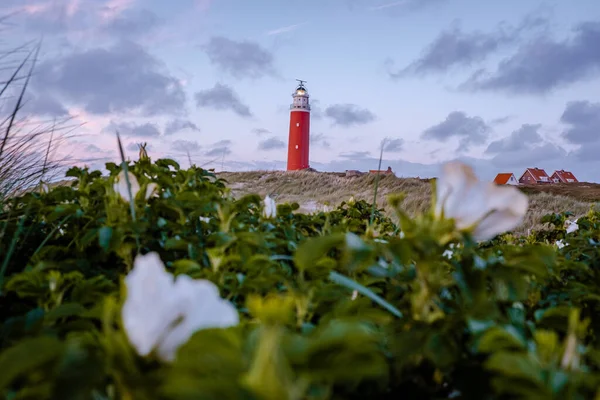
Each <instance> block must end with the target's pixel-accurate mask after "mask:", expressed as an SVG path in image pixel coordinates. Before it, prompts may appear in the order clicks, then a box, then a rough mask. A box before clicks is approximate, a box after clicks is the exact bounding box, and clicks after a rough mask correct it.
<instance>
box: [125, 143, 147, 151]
mask: <svg viewBox="0 0 600 400" xmlns="http://www.w3.org/2000/svg"><path fill="white" fill-rule="evenodd" d="M140 144H141V143H138V142H132V143H129V144H128V145H127V146H126V147H125V150H127V151H139V150H140ZM152 148H153V146H152V145H150V144H146V150H148V151H150V150H152Z"/></svg>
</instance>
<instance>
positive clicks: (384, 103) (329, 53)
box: [0, 0, 600, 182]
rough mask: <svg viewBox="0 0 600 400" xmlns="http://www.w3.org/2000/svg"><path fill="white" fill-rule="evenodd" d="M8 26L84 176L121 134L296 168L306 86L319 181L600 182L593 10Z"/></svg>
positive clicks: (67, 1) (593, 5) (436, 1)
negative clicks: (379, 172) (292, 127)
mask: <svg viewBox="0 0 600 400" xmlns="http://www.w3.org/2000/svg"><path fill="white" fill-rule="evenodd" d="M0 15H6V16H8V17H7V18H5V19H4V20H2V22H1V23H2V25H3V26H2V29H1V30H0V35H2V36H0V39H1V41H0V49H2V50H7V49H11V48H15V47H18V46H22V45H25V44H27V43H29V42H30V41H39V40H42V42H41V43H42V45H41V50H40V52H39V56H38V60H37V63H36V64H35V70H34V76H33V77H32V79H31V82H30V84H29V86H28V90H27V95H26V104H25V106H24V108H23V113H25V114H26V115H27V116H28V117H29V118H30V119H31V121H36V120H39V121H42V122H43V121H48V120H55V119H57V120H64V119H65V118H70V120H69V122H68V123H69V124H74V126H77V129H76V130H74V133H73V134H72V135H71V137H70V138H69V139H68V140H65V142H64V143H61V146H60V149H59V152H60V153H61V154H59V155H56V156H57V157H58V156H64V155H67V156H69V157H71V160H72V163H74V164H86V165H89V166H91V167H92V168H98V169H101V168H102V167H103V165H104V163H105V162H108V161H118V150H117V145H116V139H115V131H117V130H118V131H119V133H120V135H121V136H122V139H123V142H124V144H125V152H126V154H127V156H128V157H129V158H131V159H132V160H134V159H137V157H138V150H137V144H138V143H142V142H147V143H148V147H147V148H148V153H149V155H150V157H151V158H153V159H157V158H162V157H169V158H173V159H175V160H177V161H178V162H180V163H181V165H182V166H184V167H187V166H189V161H190V159H191V161H192V162H193V163H194V164H196V165H199V166H203V167H205V168H216V169H217V170H229V171H231V170H239V171H243V170H257V169H268V170H272V169H280V170H283V169H285V166H286V157H287V140H288V130H289V105H290V103H291V101H292V97H291V94H292V92H293V91H294V89H295V87H296V84H297V82H296V79H302V80H305V81H307V83H306V87H307V90H308V92H309V94H310V102H311V106H312V111H311V132H310V135H311V148H310V165H311V167H313V168H315V169H317V170H320V171H344V170H347V169H358V170H362V171H366V170H369V169H376V168H377V166H378V162H379V155H380V150H381V147H382V146H383V150H384V153H383V161H382V169H385V168H387V167H388V166H391V167H392V169H393V171H394V172H395V173H396V175H397V176H404V177H416V176H418V177H431V176H436V174H437V173H438V172H439V167H440V164H441V163H443V162H446V161H450V160H456V159H458V160H462V161H464V162H466V163H468V164H470V165H472V166H473V167H474V168H475V171H476V173H477V175H479V176H480V177H481V178H482V179H493V177H494V176H495V175H496V173H499V172H513V173H514V174H515V175H516V177H517V178H519V176H520V175H521V174H522V173H523V171H524V170H525V168H528V167H539V168H544V169H545V170H546V171H547V172H548V174H551V173H552V172H553V171H554V170H556V169H566V170H570V171H572V172H573V173H574V174H575V175H576V176H577V177H578V178H579V180H581V181H588V182H600V159H599V157H598V154H600V135H599V134H600V2H598V1H597V0H570V1H567V0H555V1H534V0H504V1H496V2H492V1H481V0H400V1H394V0H304V1H282V0H255V1H248V0H177V1H171V2H167V1H164V0H0ZM36 43H37V42H36ZM8 72H12V71H8V70H0V74H6V73H8ZM5 105H6V104H5ZM4 108H5V109H4V110H2V108H1V107H0V113H2V112H6V107H4ZM188 154H189V157H188Z"/></svg>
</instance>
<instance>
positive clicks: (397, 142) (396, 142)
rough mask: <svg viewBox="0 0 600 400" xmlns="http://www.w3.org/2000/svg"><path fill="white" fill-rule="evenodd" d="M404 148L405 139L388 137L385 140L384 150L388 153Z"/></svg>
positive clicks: (397, 151)
mask: <svg viewBox="0 0 600 400" xmlns="http://www.w3.org/2000/svg"><path fill="white" fill-rule="evenodd" d="M403 148H404V139H400V138H398V139H388V140H386V141H385V145H384V147H383V151H385V152H387V153H399V152H401V151H402V149H403Z"/></svg>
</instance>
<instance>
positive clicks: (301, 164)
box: [287, 79, 310, 171]
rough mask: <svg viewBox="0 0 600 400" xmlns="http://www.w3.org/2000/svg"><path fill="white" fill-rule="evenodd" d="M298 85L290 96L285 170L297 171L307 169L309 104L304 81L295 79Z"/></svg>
mask: <svg viewBox="0 0 600 400" xmlns="http://www.w3.org/2000/svg"><path fill="white" fill-rule="evenodd" d="M296 80H297V81H298V82H300V84H299V85H298V87H297V88H296V91H295V92H294V93H293V94H292V98H293V101H292V105H291V106H290V139H289V144H288V161H287V170H288V171H297V170H300V169H307V168H309V165H308V149H309V141H310V104H309V101H308V97H309V96H308V92H307V91H306V88H305V87H304V84H305V83H306V81H301V80H299V79H296Z"/></svg>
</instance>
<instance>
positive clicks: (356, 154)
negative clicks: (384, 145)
mask: <svg viewBox="0 0 600 400" xmlns="http://www.w3.org/2000/svg"><path fill="white" fill-rule="evenodd" d="M339 157H341V158H348V159H354V160H359V159H365V158H371V152H370V151H351V152H345V153H340V154H339Z"/></svg>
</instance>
